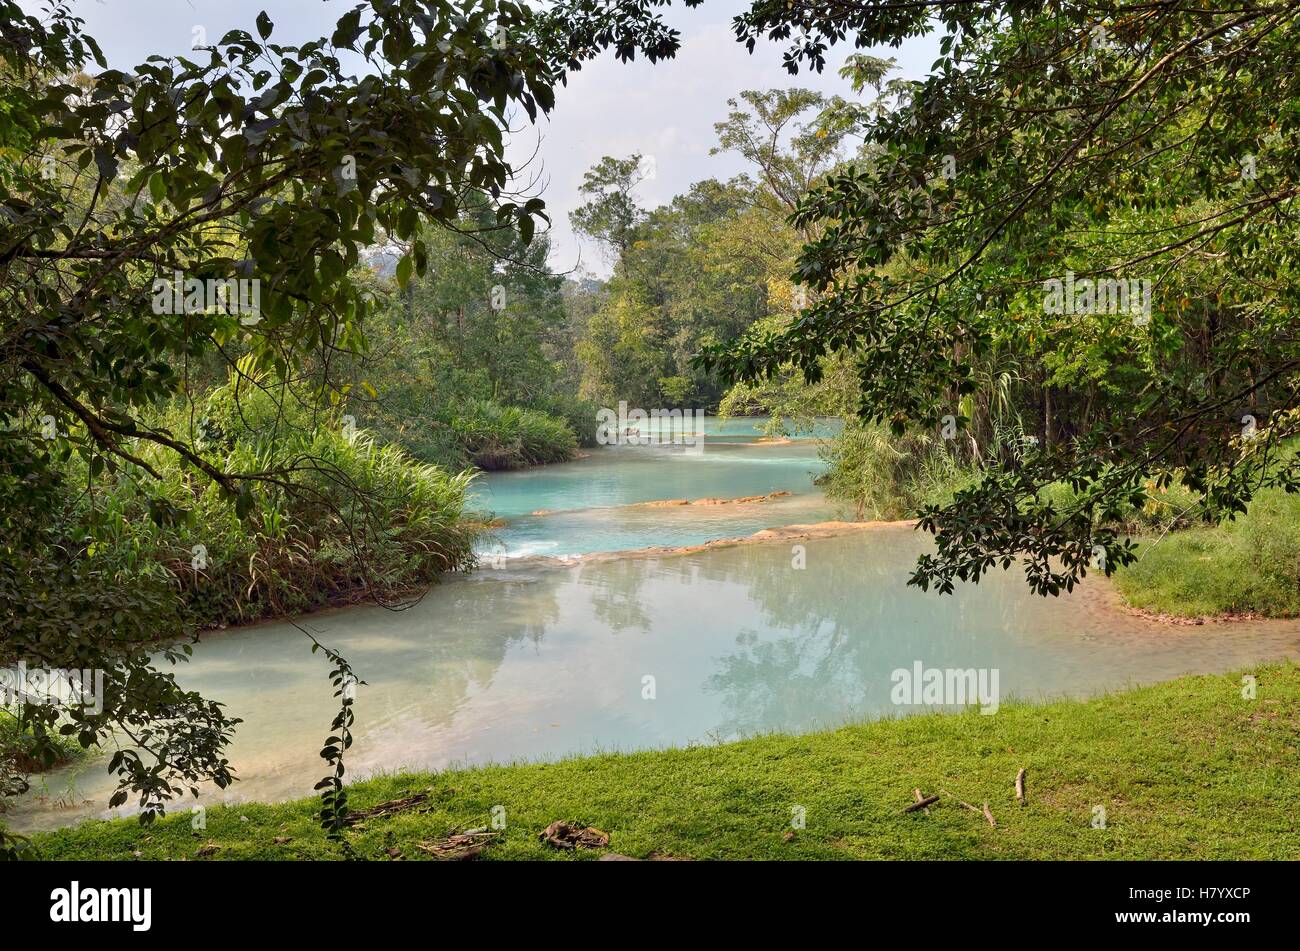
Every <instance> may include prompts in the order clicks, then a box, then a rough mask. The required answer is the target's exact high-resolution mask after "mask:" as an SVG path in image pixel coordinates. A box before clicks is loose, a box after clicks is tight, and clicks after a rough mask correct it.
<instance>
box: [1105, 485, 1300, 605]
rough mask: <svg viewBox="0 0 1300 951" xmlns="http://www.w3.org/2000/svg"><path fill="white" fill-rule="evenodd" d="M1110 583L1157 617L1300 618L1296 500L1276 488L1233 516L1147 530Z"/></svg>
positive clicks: (1299, 515) (1299, 505) (1299, 518)
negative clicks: (1157, 531) (1207, 522)
mask: <svg viewBox="0 0 1300 951" xmlns="http://www.w3.org/2000/svg"><path fill="white" fill-rule="evenodd" d="M1115 582H1116V584H1117V585H1118V587H1119V590H1120V591H1121V592H1122V593H1123V595H1124V597H1125V599H1126V600H1127V601H1128V602H1129V603H1130V604H1132V605H1133V606H1134V607H1137V608H1141V609H1143V610H1147V611H1152V612H1155V613H1157V614H1170V615H1176V616H1182V617H1212V616H1216V615H1234V614H1254V615H1260V616H1263V617H1300V498H1297V497H1296V496H1295V495H1289V494H1287V493H1285V492H1282V491H1279V490H1276V489H1275V490H1271V491H1268V492H1264V493H1261V494H1260V495H1259V496H1258V497H1256V499H1255V500H1254V502H1253V503H1252V504H1251V506H1250V508H1249V509H1248V511H1247V512H1246V514H1244V515H1238V516H1237V517H1236V518H1235V519H1233V520H1230V521H1227V520H1225V521H1224V522H1223V523H1221V524H1217V525H1210V526H1205V525H1202V526H1199V527H1191V528H1185V529H1182V530H1180V531H1176V532H1170V533H1169V534H1167V535H1151V536H1149V537H1147V538H1146V539H1144V541H1143V542H1142V544H1141V545H1140V546H1139V549H1138V559H1137V561H1135V562H1134V563H1133V564H1131V565H1129V566H1128V567H1126V568H1124V569H1123V570H1121V571H1120V572H1119V573H1118V574H1117V575H1116V577H1115Z"/></svg>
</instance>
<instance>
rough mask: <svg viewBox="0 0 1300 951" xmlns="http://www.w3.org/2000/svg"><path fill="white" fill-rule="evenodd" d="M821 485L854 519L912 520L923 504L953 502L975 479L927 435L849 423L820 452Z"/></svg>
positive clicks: (947, 451) (948, 452) (935, 440)
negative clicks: (958, 490)
mask: <svg viewBox="0 0 1300 951" xmlns="http://www.w3.org/2000/svg"><path fill="white" fill-rule="evenodd" d="M822 457H823V458H824V459H825V460H826V463H827V470H826V473H825V475H823V476H822V477H821V479H820V480H819V481H820V484H821V486H822V488H823V489H824V490H825V492H826V495H827V497H828V498H830V499H833V500H837V501H840V502H844V503H847V504H849V505H851V506H852V507H853V510H854V512H855V513H856V515H857V517H858V518H860V519H861V518H865V519H882V520H892V519H900V518H910V517H912V516H913V515H915V514H916V510H917V509H918V508H919V507H920V506H921V505H924V504H936V503H939V502H941V501H946V500H947V499H948V498H951V496H952V493H953V491H955V490H956V488H958V487H961V486H965V485H968V484H969V483H970V482H971V481H972V480H973V479H974V474H973V473H972V472H971V471H970V470H969V469H967V468H965V467H964V466H962V465H961V464H960V463H959V462H958V461H957V460H956V459H954V458H953V456H952V455H951V453H950V451H949V450H948V449H947V448H946V447H945V446H943V445H942V443H940V441H939V440H937V439H933V438H931V437H930V436H928V435H925V434H915V435H911V436H904V437H901V438H900V437H897V436H894V435H893V434H891V433H890V432H889V431H888V430H887V429H885V428H884V427H882V426H871V425H860V424H850V425H847V426H845V428H844V431H843V432H842V433H841V434H840V435H839V436H838V437H836V438H835V439H834V440H833V441H831V442H830V443H829V444H828V445H827V446H826V447H825V448H824V449H823V450H822Z"/></svg>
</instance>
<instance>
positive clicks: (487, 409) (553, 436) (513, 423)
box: [451, 400, 578, 470]
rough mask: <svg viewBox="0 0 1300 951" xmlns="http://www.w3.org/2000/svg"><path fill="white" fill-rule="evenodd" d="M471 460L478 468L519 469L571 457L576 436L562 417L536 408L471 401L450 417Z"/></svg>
mask: <svg viewBox="0 0 1300 951" xmlns="http://www.w3.org/2000/svg"><path fill="white" fill-rule="evenodd" d="M451 427H452V429H453V430H454V431H455V433H456V436H457V438H458V439H459V441H460V443H461V445H462V446H463V447H464V448H465V451H466V453H467V454H468V456H469V458H470V460H471V461H472V462H473V463H474V465H476V466H478V467H479V468H480V469H488V470H493V469H518V468H522V467H523V466H532V465H539V464H541V463H547V462H563V461H565V460H566V459H572V458H573V456H574V454H575V453H576V452H577V449H578V440H577V437H575V436H574V434H573V430H571V429H570V428H569V426H568V424H567V423H565V422H564V420H562V419H559V418H557V417H555V416H550V415H548V414H546V413H542V412H538V411H537V410H531V409H523V408H521V407H518V406H501V405H499V404H497V403H493V402H491V401H488V400H477V401H475V402H473V403H470V404H469V405H468V406H467V407H466V408H465V409H464V411H463V412H461V413H460V414H459V415H457V416H456V417H455V418H454V419H452V421H451Z"/></svg>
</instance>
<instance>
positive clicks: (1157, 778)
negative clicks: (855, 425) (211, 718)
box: [33, 664, 1300, 861]
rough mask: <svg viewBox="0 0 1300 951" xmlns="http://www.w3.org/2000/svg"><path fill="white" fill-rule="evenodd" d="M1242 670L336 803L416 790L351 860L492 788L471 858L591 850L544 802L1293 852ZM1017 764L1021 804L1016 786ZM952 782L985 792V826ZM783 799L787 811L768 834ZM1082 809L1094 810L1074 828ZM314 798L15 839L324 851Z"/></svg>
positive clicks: (777, 848)
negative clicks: (195, 818) (1024, 795)
mask: <svg viewBox="0 0 1300 951" xmlns="http://www.w3.org/2000/svg"><path fill="white" fill-rule="evenodd" d="M1248 673H1251V674H1253V675H1254V676H1256V677H1257V678H1258V693H1257V697H1256V699H1253V700H1247V699H1244V698H1243V697H1242V686H1241V681H1242V673H1237V674H1232V675H1225V676H1210V677H1188V678H1183V679H1180V680H1175V681H1170V682H1167V683H1163V684H1160V685H1157V686H1152V687H1144V688H1140V689H1135V690H1131V691H1125V692H1122V693H1115V694H1111V695H1108V696H1105V697H1101V698H1097V699H1094V700H1091V701H1088V702H1074V701H1064V702H1057V703H1052V704H1047V705H1029V704H1004V705H1003V706H1002V707H1001V709H1000V710H999V711H998V713H996V714H994V715H992V716H982V715H980V714H978V713H974V712H971V713H967V714H958V715H952V714H947V715H944V714H939V715H927V716H917V717H907V718H903V719H899V720H890V721H880V722H874V723H868V724H863V725H860V726H852V727H847V728H844V729H840V730H835V731H832V732H825V733H815V734H810V735H806V736H795V737H790V736H767V737H760V738H756V739H751V740H746V741H743V742H739V743H731V744H727V745H725V746H710V747H694V748H689V749H679V750H668V751H661V752H644V753H635V754H630V755H606V756H595V757H587V758H580V759H571V760H566V761H564V762H559V763H554V764H549V765H541V764H538V765H522V766H504V767H492V768H485V769H472V770H465V771H457V772H445V773H439V774H429V773H415V774H405V775H395V776H390V777H385V778H381V779H375V780H371V781H368V782H364V783H359V784H358V785H356V786H355V787H353V792H352V797H353V798H352V807H353V809H354V810H357V809H362V808H365V807H367V806H373V805H376V804H378V803H382V802H385V801H388V800H392V799H396V798H398V797H401V796H405V795H409V794H411V793H416V792H422V791H427V792H429V793H430V796H429V799H428V800H427V805H429V806H430V807H431V808H429V810H428V811H426V812H405V813H399V814H396V815H392V816H389V817H386V818H371V819H368V820H366V821H365V822H364V823H363V824H362V826H361V827H360V828H357V829H355V830H353V831H352V832H350V833H349V835H348V838H349V841H350V843H351V846H352V848H353V849H354V850H355V852H356V854H357V855H358V856H360V857H362V858H366V859H379V860H384V861H389V860H392V859H394V858H397V857H401V858H404V859H421V858H427V856H426V854H425V853H424V852H422V851H420V849H419V848H418V847H417V843H420V842H429V841H432V840H436V839H438V838H440V837H442V836H445V835H447V834H448V833H449V832H451V831H453V830H455V829H458V828H459V829H465V828H474V827H483V826H487V825H488V824H489V822H490V815H491V811H492V809H493V807H494V806H498V805H500V806H504V808H505V816H506V830H505V832H504V835H503V836H502V837H501V838H500V839H499V840H498V841H497V843H495V844H493V845H492V846H490V847H489V848H488V849H487V851H486V852H485V853H484V856H483V857H484V858H487V859H572V858H575V857H576V858H579V859H587V858H596V857H597V856H598V855H599V854H600V853H599V852H584V853H577V854H576V856H575V854H574V853H566V852H560V851H557V850H555V849H553V848H551V847H549V846H546V845H543V844H542V843H541V842H540V841H539V840H538V833H539V832H540V831H541V830H542V829H543V828H545V827H546V826H547V824H549V823H550V822H552V821H554V820H556V819H564V820H576V821H579V822H581V823H583V824H586V825H592V826H596V827H597V828H599V829H602V830H604V831H605V832H608V833H609V835H610V837H611V841H610V849H609V850H610V851H615V852H619V853H622V854H626V855H632V856H636V857H645V856H648V855H649V854H651V853H659V854H661V855H671V856H678V857H683V858H692V859H852V858H859V859H876V858H896V859H1107V858H1113V859H1178V858H1186V859H1245V858H1260V859H1296V858H1300V823H1297V821H1296V816H1297V815H1300V667H1298V666H1296V665H1294V664H1276V665H1268V666H1261V667H1258V668H1256V669H1252V670H1250V671H1248ZM1020 767H1025V768H1026V769H1027V770H1028V792H1029V795H1028V803H1027V805H1025V806H1023V807H1021V806H1018V805H1017V804H1016V801H1015V796H1014V790H1013V783H1014V779H1015V775H1016V771H1017V769H1019V768H1020ZM915 787H920V788H921V789H923V790H924V791H925V793H926V794H927V795H928V794H930V793H934V792H938V791H939V790H940V789H945V790H947V791H948V792H949V793H950V794H951V795H944V796H943V798H942V799H941V800H940V802H939V803H938V804H937V805H935V806H932V807H931V809H930V814H929V815H925V814H921V813H915V814H904V812H903V809H904V807H905V806H907V805H908V804H909V803H911V802H912V800H913V794H912V790H913V788H915ZM954 797H955V798H954ZM957 798H960V799H962V800H965V801H966V802H968V803H972V804H974V805H975V806H977V807H978V806H980V805H981V804H982V803H985V802H987V803H988V804H989V807H990V809H991V810H992V812H993V815H994V817H995V819H996V821H997V823H998V825H997V828H993V827H990V826H989V825H988V823H987V822H986V821H985V820H984V818H983V817H982V816H980V815H977V814H975V813H973V812H970V811H968V810H966V809H964V808H962V807H961V806H960V805H958V804H957V802H956V799H957ZM797 806H801V807H803V810H804V814H805V817H806V828H804V829H802V830H800V831H799V832H798V833H797V834H796V835H795V837H794V838H793V839H792V840H790V841H787V840H786V836H785V834H786V833H787V832H788V831H790V829H791V818H792V810H793V809H794V808H795V807H797ZM1098 806H1100V807H1103V808H1104V809H1105V813H1106V824H1105V828H1094V827H1093V822H1094V814H1095V808H1096V807H1098ZM316 808H317V805H316V801H315V800H314V799H304V800H301V801H298V802H293V803H287V804H284V805H241V806H237V807H232V808H214V809H210V810H208V813H207V817H206V819H207V828H206V830H204V831H194V830H192V829H191V820H190V815H189V813H188V811H187V810H186V811H182V812H181V813H179V814H177V815H175V816H171V817H168V818H166V819H164V820H162V821H160V822H158V823H156V824H155V825H153V826H151V827H141V826H140V825H139V824H138V823H136V822H133V821H113V822H91V823H86V824H83V825H81V826H79V827H77V828H74V829H66V830H61V831H58V832H53V833H46V834H40V835H37V836H35V837H34V841H33V845H34V847H35V849H36V850H37V853H38V855H39V856H40V857H43V858H49V859H125V860H130V859H132V858H140V859H194V858H196V857H197V858H200V859H201V860H210V859H322V858H337V857H340V855H341V853H340V850H339V848H338V847H337V846H335V845H332V844H330V843H329V842H327V841H326V840H325V838H324V836H323V834H322V832H321V831H320V830H319V829H318V828H317V826H316V820H315V810H316ZM277 838H279V839H280V840H281V843H280V844H277V843H276V840H277ZM285 839H287V840H288V841H283V840H285ZM205 846H206V847H209V848H205ZM211 846H215V847H216V850H215V851H212V850H211V848H210V847H211ZM201 849H202V850H203V853H204V854H203V855H199V854H198V853H199V852H200V850H201Z"/></svg>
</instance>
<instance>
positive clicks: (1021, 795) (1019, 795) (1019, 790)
mask: <svg viewBox="0 0 1300 951" xmlns="http://www.w3.org/2000/svg"><path fill="white" fill-rule="evenodd" d="M1016 802H1018V803H1020V805H1022V806H1023V805H1024V804H1025V768H1024V767H1023V766H1021V767H1020V772H1018V773H1016Z"/></svg>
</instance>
